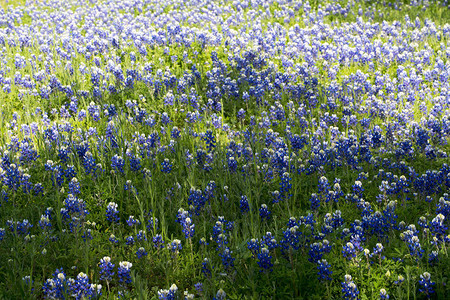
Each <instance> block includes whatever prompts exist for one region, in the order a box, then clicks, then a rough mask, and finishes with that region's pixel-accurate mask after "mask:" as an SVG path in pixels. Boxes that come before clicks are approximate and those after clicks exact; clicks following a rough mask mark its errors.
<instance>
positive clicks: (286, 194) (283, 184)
mask: <svg viewBox="0 0 450 300" xmlns="http://www.w3.org/2000/svg"><path fill="white" fill-rule="evenodd" d="M291 188H292V184H291V177H290V175H289V173H288V172H284V173H283V175H282V176H281V181H280V198H281V200H285V199H290V198H291V197H292V194H290V190H291Z"/></svg>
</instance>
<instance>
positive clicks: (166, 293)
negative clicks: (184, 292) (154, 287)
mask: <svg viewBox="0 0 450 300" xmlns="http://www.w3.org/2000/svg"><path fill="white" fill-rule="evenodd" d="M177 292H178V287H177V286H176V285H175V284H172V286H171V287H170V288H169V289H168V290H159V291H158V299H161V300H174V299H177Z"/></svg>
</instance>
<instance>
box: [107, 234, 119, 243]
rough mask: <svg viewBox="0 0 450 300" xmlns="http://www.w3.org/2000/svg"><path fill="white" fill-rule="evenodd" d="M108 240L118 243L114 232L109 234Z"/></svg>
mask: <svg viewBox="0 0 450 300" xmlns="http://www.w3.org/2000/svg"><path fill="white" fill-rule="evenodd" d="M109 241H110V242H111V243H113V244H118V243H119V240H118V239H117V238H116V236H115V235H114V234H111V235H110V236H109Z"/></svg>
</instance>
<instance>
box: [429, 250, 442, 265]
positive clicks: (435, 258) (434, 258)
mask: <svg viewBox="0 0 450 300" xmlns="http://www.w3.org/2000/svg"><path fill="white" fill-rule="evenodd" d="M438 262H439V252H437V251H435V250H433V251H431V253H430V254H429V255H428V263H429V264H430V265H431V266H434V265H435V264H436V263H438Z"/></svg>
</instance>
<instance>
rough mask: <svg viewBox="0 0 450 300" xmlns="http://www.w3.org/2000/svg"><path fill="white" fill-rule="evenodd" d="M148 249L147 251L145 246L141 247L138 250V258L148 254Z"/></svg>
mask: <svg viewBox="0 0 450 300" xmlns="http://www.w3.org/2000/svg"><path fill="white" fill-rule="evenodd" d="M147 254H148V253H147V251H145V249H144V247H139V249H138V250H137V251H136V256H137V258H138V259H140V258H142V257H143V256H147Z"/></svg>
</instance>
